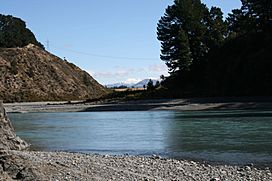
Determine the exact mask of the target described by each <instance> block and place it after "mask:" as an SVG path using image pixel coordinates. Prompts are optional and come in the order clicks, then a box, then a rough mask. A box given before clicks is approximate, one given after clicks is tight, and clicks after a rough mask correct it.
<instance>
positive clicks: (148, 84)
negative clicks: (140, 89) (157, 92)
mask: <svg viewBox="0 0 272 181" xmlns="http://www.w3.org/2000/svg"><path fill="white" fill-rule="evenodd" d="M146 89H147V90H148V91H152V90H154V89H155V86H154V85H153V81H152V80H151V79H149V81H148V83H147V85H146Z"/></svg>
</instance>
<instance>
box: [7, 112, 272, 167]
mask: <svg viewBox="0 0 272 181" xmlns="http://www.w3.org/2000/svg"><path fill="white" fill-rule="evenodd" d="M9 117H10V118H11V120H12V122H13V124H14V127H15V129H16V131H17V134H18V135H19V136H21V137H22V138H24V139H25V140H27V141H29V142H30V143H31V144H32V145H33V148H34V149H35V148H36V149H43V150H68V151H80V152H97V153H108V154H126V153H128V154H136V155H151V154H160V155H162V156H166V157H175V158H190V159H204V160H209V161H223V162H229V163H242V164H244V163H250V162H261V163H264V162H266V163H272V112H269V111H239V110H237V111H202V112H171V111H154V112H152V111H143V112H89V113H88V112H87V113H86V112H85V113H82V112H81V113H26V114H9Z"/></svg>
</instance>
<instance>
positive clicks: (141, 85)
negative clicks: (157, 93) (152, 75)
mask: <svg viewBox="0 0 272 181" xmlns="http://www.w3.org/2000/svg"><path fill="white" fill-rule="evenodd" d="M149 80H150V79H144V80H141V81H140V82H138V83H136V84H134V85H133V87H135V88H142V87H143V86H144V85H145V86H146V85H147V83H148V82H149ZM151 80H152V82H153V85H155V84H156V82H157V81H158V80H156V79H151Z"/></svg>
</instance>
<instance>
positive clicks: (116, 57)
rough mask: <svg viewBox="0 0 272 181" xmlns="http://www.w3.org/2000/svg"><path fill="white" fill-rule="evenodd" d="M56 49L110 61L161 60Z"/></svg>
mask: <svg viewBox="0 0 272 181" xmlns="http://www.w3.org/2000/svg"><path fill="white" fill-rule="evenodd" d="M51 46H52V44H51ZM53 47H55V48H56V49H60V50H65V51H69V52H72V53H76V54H80V55H88V56H93V57H99V58H108V59H119V60H120V59H122V60H159V58H146V57H122V56H111V55H101V54H95V53H87V52H82V51H77V50H73V49H69V48H61V47H57V46H53Z"/></svg>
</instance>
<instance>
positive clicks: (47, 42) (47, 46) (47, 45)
mask: <svg viewBox="0 0 272 181" xmlns="http://www.w3.org/2000/svg"><path fill="white" fill-rule="evenodd" d="M49 43H50V42H49V40H48V39H47V40H46V49H47V51H49V50H50V47H49Z"/></svg>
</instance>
